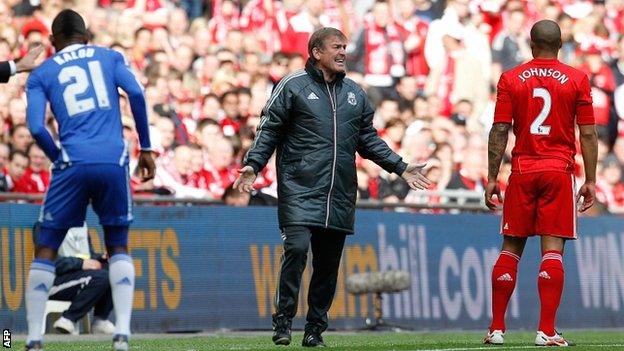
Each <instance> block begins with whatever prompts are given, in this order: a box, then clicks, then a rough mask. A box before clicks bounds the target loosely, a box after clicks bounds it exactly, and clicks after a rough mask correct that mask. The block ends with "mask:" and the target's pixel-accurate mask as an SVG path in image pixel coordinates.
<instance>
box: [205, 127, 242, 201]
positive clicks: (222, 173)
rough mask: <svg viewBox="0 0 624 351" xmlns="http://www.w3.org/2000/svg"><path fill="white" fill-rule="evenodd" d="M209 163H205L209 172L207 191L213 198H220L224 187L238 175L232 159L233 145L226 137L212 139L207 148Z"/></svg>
mask: <svg viewBox="0 0 624 351" xmlns="http://www.w3.org/2000/svg"><path fill="white" fill-rule="evenodd" d="M208 153H209V154H208V156H209V159H210V164H209V165H206V168H207V170H208V171H209V172H210V173H211V178H210V179H209V181H208V191H209V192H210V193H211V194H212V195H213V197H214V198H220V197H221V196H222V195H223V192H224V191H225V189H226V188H227V187H228V186H230V185H231V184H232V183H234V181H235V180H236V178H237V177H238V172H237V171H236V170H237V167H236V162H235V160H234V147H233V146H232V142H231V141H230V140H229V139H227V138H218V139H216V140H213V141H212V143H211V146H210V148H209V149H208Z"/></svg>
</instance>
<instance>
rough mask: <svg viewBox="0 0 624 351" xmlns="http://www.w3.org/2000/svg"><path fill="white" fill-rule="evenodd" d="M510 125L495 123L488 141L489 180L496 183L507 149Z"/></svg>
mask: <svg viewBox="0 0 624 351" xmlns="http://www.w3.org/2000/svg"><path fill="white" fill-rule="evenodd" d="M509 128H511V124H509V123H494V124H493V125H492V129H491V130H490V136H489V141H488V180H489V181H494V182H495V181H496V178H497V177H498V171H499V169H500V164H501V161H502V160H503V155H504V154H505V148H507V138H508V136H509Z"/></svg>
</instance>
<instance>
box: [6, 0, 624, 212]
mask: <svg viewBox="0 0 624 351" xmlns="http://www.w3.org/2000/svg"><path fill="white" fill-rule="evenodd" d="M67 7H70V8H72V9H74V10H76V11H78V12H79V13H81V14H82V15H83V16H84V18H85V20H86V21H87V25H88V27H89V29H90V31H91V33H92V43H93V44H96V45H101V46H106V47H110V48H112V49H114V50H119V51H120V52H123V53H124V54H125V56H126V58H127V59H128V61H129V62H130V65H131V66H132V68H133V69H134V71H135V72H136V74H137V76H138V79H139V80H140V81H141V82H142V83H143V84H144V86H145V88H146V97H147V101H148V104H149V121H150V126H151V136H152V145H153V146H154V150H155V151H156V153H157V166H158V170H157V173H156V178H155V179H154V180H153V181H152V182H149V183H146V184H142V183H140V182H139V181H137V179H134V178H133V179H132V186H133V191H134V192H135V193H138V194H161V195H167V194H170V195H173V196H176V197H185V198H187V197H194V198H212V199H225V200H226V203H228V204H232V205H246V204H248V203H252V204H270V203H273V201H274V199H273V198H272V196H274V195H275V194H276V183H275V179H276V175H275V168H274V165H273V162H270V164H269V166H267V168H266V169H265V170H264V171H263V172H262V173H261V174H260V175H259V177H258V180H257V183H256V189H259V190H260V193H259V194H255V195H254V196H252V198H251V199H250V198H249V196H248V195H241V194H238V193H237V192H235V191H232V189H231V184H232V182H233V181H234V180H235V179H236V177H237V175H238V174H237V169H238V168H239V167H240V162H241V159H242V156H243V155H244V154H245V152H246V150H247V149H248V148H249V147H250V144H251V142H252V141H253V138H254V134H255V129H256V126H257V124H258V122H259V119H260V114H261V110H262V108H263V106H264V104H265V102H266V101H267V98H268V96H269V94H270V92H271V89H272V87H273V86H274V85H275V84H276V83H277V82H278V81H279V80H280V79H281V78H282V77H284V76H285V75H286V74H288V73H290V72H293V71H295V70H298V69H301V68H303V66H304V65H305V61H306V59H307V41H308V38H309V36H310V34H311V33H312V32H313V31H314V30H316V29H318V28H320V27H323V26H332V27H336V28H339V29H340V30H342V31H343V32H344V33H345V34H347V36H348V37H349V38H350V41H351V42H350V45H349V47H348V55H349V65H348V67H349V73H348V76H349V77H350V78H351V79H353V80H355V81H356V82H358V83H359V84H360V85H362V87H364V88H365V89H366V91H367V92H368V94H369V96H370V99H371V102H372V103H373V104H374V107H375V108H376V115H375V118H374V125H375V127H376V128H377V129H378V131H379V134H380V135H381V136H382V138H383V139H384V140H385V141H386V142H387V143H388V144H389V145H390V146H391V147H392V148H393V149H394V150H395V151H397V152H398V153H399V154H401V155H402V156H403V158H404V160H405V161H407V162H424V161H426V162H427V167H426V174H427V176H428V177H429V179H431V180H432V181H433V184H432V186H431V190H449V189H464V190H469V191H475V192H477V193H479V194H481V192H482V190H483V187H484V184H485V183H486V176H487V134H488V132H489V128H490V126H491V124H492V120H493V112H494V103H495V98H496V82H497V81H498V78H499V76H500V74H501V72H504V71H505V70H508V69H510V68H512V67H514V66H516V65H518V64H520V63H523V62H525V61H527V60H530V59H531V50H530V47H529V38H528V31H529V28H530V27H531V25H532V24H533V23H534V22H535V21H536V20H539V19H544V18H546V19H552V20H555V21H557V22H558V23H559V25H560V26H561V29H562V33H563V48H562V50H561V55H560V60H561V61H563V62H565V63H568V64H570V65H573V66H575V67H577V68H579V69H581V70H582V71H584V72H586V73H587V75H588V76H589V77H590V82H591V85H592V94H593V101H594V111H595V116H596V122H597V127H598V132H599V136H600V140H599V161H600V162H599V166H598V182H597V191H598V200H599V202H600V205H599V206H598V207H597V208H595V209H594V213H607V212H608V213H623V212H624V182H623V181H622V179H623V177H622V166H623V165H624V96H623V95H624V88H623V87H624V36H622V35H621V33H623V32H624V0H606V1H600V0H594V1H573V0H535V1H522V0H447V1H444V0H437V1H433V0H385V1H382V0H344V1H338V0H284V1H277V0H248V1H246V0H242V1H238V0H204V1H202V0H87V1H82V0H81V1H67V0H65V1H63V0H47V1H46V0H43V1H38V0H0V58H2V59H11V58H19V57H21V56H22V55H23V54H24V53H25V52H26V51H27V50H28V48H29V47H31V46H33V45H36V44H38V43H43V44H44V45H48V46H49V40H48V35H49V32H50V24H51V21H52V19H53V18H54V16H55V15H56V14H57V13H58V12H59V11H60V10H61V9H63V8H67ZM51 54H52V49H51V48H50V49H48V51H47V53H46V55H48V56H49V55H51ZM26 78H27V74H21V75H18V76H17V77H13V78H12V79H11V81H10V82H9V84H7V85H4V86H2V88H1V89H0V189H1V190H4V191H13V192H26V193H43V192H45V190H46V187H47V185H48V184H49V173H48V168H49V164H48V162H49V161H48V160H47V159H46V157H45V155H44V154H43V152H42V151H41V150H40V149H39V148H38V147H37V146H36V145H34V144H33V143H32V138H31V136H30V134H29V132H28V129H27V128H26V126H25V110H26V100H25V94H24V82H25V80H26ZM122 106H123V117H122V119H123V126H124V137H125V138H126V140H127V141H128V142H129V143H130V144H131V145H132V146H133V147H132V150H134V152H133V153H132V161H131V165H132V166H134V165H135V163H136V159H135V157H136V153H137V151H138V150H137V147H138V143H137V136H136V131H135V126H134V122H133V119H132V117H131V113H130V108H129V106H128V104H127V101H125V103H123V104H122ZM48 125H49V128H50V130H51V131H52V132H54V131H55V128H56V126H55V125H54V121H53V118H52V114H51V112H50V113H49V123H48ZM512 144H513V138H511V140H510V144H509V148H508V149H509V150H508V156H507V157H506V159H505V160H504V164H503V166H502V172H501V175H500V180H501V185H502V187H503V189H504V187H505V181H506V179H507V176H508V175H509V173H510V169H511V166H510V164H509V160H510V157H509V154H510V151H511V145H512ZM577 162H578V165H577V176H579V177H582V166H581V162H582V161H581V160H580V158H579V159H578V161H577ZM358 188H359V198H360V199H371V200H380V201H384V202H392V203H396V202H408V203H409V202H427V203H438V202H443V201H445V199H444V197H440V196H428V197H422V196H418V195H417V194H415V193H413V192H411V191H410V190H409V188H408V187H407V186H406V185H405V184H404V183H403V182H402V181H401V180H400V179H398V178H397V177H396V176H395V175H391V174H387V173H385V172H384V171H383V170H381V169H380V168H379V167H377V166H376V165H374V164H372V163H371V162H369V161H367V160H363V159H359V160H358Z"/></svg>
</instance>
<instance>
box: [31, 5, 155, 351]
mask: <svg viewBox="0 0 624 351" xmlns="http://www.w3.org/2000/svg"><path fill="white" fill-rule="evenodd" d="M88 39H89V34H88V32H87V29H86V26H85V23H84V20H83V19H82V17H81V16H80V15H79V14H78V13H76V12H75V11H72V10H63V11H61V12H60V13H59V14H58V15H57V16H56V18H55V19H54V21H53V23H52V35H51V37H50V40H51V42H52V44H53V45H54V47H55V49H56V52H57V53H56V54H55V55H54V56H52V57H50V58H49V59H47V60H46V61H45V62H44V63H42V64H41V66H39V67H38V68H36V69H35V70H34V71H33V72H32V73H31V75H30V77H29V78H28V81H27V83H26V94H27V98H28V107H27V121H28V127H29V129H30V132H31V134H32V136H33V138H34V139H35V140H36V142H37V144H38V145H39V146H40V147H41V148H42V150H43V151H44V152H45V153H46V155H47V156H48V158H49V159H50V160H51V161H52V162H53V167H52V179H51V182H50V188H49V190H48V192H47V194H46V197H45V201H44V203H43V206H42V208H41V213H40V217H39V222H40V226H41V233H40V235H39V240H38V242H37V243H36V258H35V260H34V261H33V263H32V265H31V268H30V272H29V278H28V284H27V289H26V314H27V320H28V338H27V345H26V350H42V349H43V346H42V335H41V323H42V322H43V315H44V311H45V305H46V302H47V296H48V291H49V289H50V288H51V287H52V284H53V281H54V263H53V260H54V259H55V258H56V251H57V250H58V248H59V246H60V245H61V243H62V241H63V239H64V237H65V234H66V233H67V230H68V229H69V228H71V227H76V226H81V225H82V223H83V222H84V219H85V215H86V209H87V206H88V204H89V203H91V204H92V206H93V210H94V211H95V213H96V214H97V215H98V217H99V219H100V224H101V225H102V226H103V229H104V235H105V242H106V247H107V251H108V254H109V257H110V259H109V280H110V285H111V289H112V294H113V303H114V306H115V317H116V332H115V336H114V337H113V349H114V350H128V348H129V345H128V337H129V335H130V315H131V312H132V302H133V291H134V266H133V264H132V259H131V258H130V256H129V255H128V250H127V241H128V226H129V224H130V222H131V221H132V198H131V192H130V185H129V172H128V161H129V160H128V145H127V143H125V141H124V139H123V134H122V124H121V114H120V108H119V92H118V88H121V89H122V90H123V91H125V92H126V93H127V95H128V99H129V101H130V107H131V110H132V114H133V116H134V120H135V123H136V128H137V132H138V134H139V142H140V145H141V153H140V156H139V164H138V166H139V169H140V174H141V177H142V179H143V180H149V179H151V178H153V177H154V170H155V166H154V161H153V159H152V156H151V151H150V139H149V129H148V128H149V127H148V122H147V110H146V106H147V105H146V102H145V97H144V94H143V87H142V85H141V84H140V83H139V82H138V81H137V79H136V77H135V75H134V74H133V72H132V71H131V70H130V68H129V67H128V64H127V62H126V60H125V58H124V57H123V55H122V54H121V53H119V52H117V51H114V50H110V49H107V48H102V47H97V46H90V45H87V42H88ZM48 102H49V103H50V108H51V110H52V113H53V114H54V117H55V119H56V121H57V122H58V134H59V139H60V140H59V144H57V143H56V142H55V141H54V140H53V138H52V136H51V135H50V133H49V132H48V130H47V129H46V128H45V111H46V104H47V103H48Z"/></svg>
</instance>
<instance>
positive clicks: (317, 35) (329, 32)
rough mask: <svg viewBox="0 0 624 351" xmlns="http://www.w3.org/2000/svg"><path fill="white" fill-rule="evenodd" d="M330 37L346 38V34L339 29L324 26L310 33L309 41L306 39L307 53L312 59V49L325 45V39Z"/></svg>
mask: <svg viewBox="0 0 624 351" xmlns="http://www.w3.org/2000/svg"><path fill="white" fill-rule="evenodd" d="M331 37H338V38H340V39H344V40H347V36H346V35H344V33H342V32H341V31H339V30H338V29H336V28H332V27H324V28H321V29H319V30H317V31H316V32H314V33H312V36H311V37H310V41H308V55H309V56H310V57H311V58H312V59H314V55H312V49H314V48H320V49H322V48H323V47H324V46H325V40H327V38H331Z"/></svg>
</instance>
